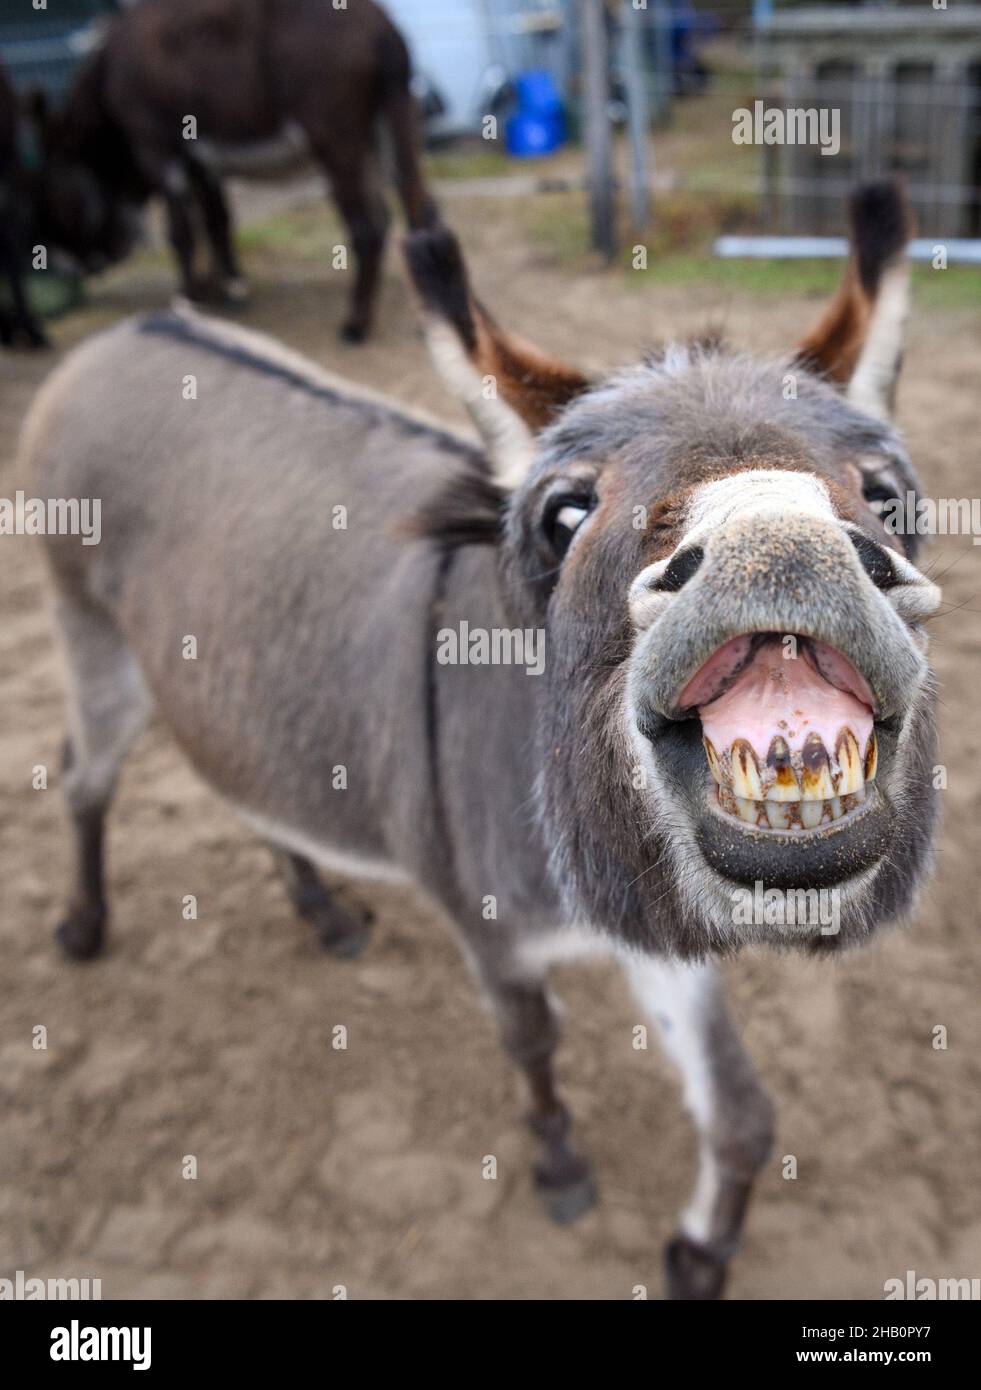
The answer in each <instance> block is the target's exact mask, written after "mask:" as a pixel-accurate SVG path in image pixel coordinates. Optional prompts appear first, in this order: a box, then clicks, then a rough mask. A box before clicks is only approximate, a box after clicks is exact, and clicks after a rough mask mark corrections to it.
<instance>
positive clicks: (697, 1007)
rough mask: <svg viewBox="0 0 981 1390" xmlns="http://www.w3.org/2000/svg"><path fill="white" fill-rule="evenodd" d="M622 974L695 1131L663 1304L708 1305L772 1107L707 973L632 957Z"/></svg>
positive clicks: (738, 1224)
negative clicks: (656, 1033)
mask: <svg viewBox="0 0 981 1390" xmlns="http://www.w3.org/2000/svg"><path fill="white" fill-rule="evenodd" d="M627 974H628V978H629V980H630V983H631V985H632V987H633V989H634V992H635V994H636V996H637V999H638V1001H639V1003H640V1004H641V1006H642V1007H643V1008H644V1009H645V1010H646V1011H648V1012H649V1013H650V1015H651V1016H652V1017H653V1018H654V1019H655V1020H656V1021H657V1023H658V1025H659V1029H660V1033H661V1037H662V1041H663V1043H664V1047H665V1050H666V1051H667V1053H668V1054H669V1056H670V1057H671V1058H672V1060H673V1061H674V1062H675V1063H676V1065H677V1066H678V1068H679V1070H680V1072H681V1076H682V1081H683V1085H684V1097H685V1103H686V1105H687V1107H688V1110H689V1111H690V1112H691V1115H692V1118H693V1120H694V1122H695V1127H696V1129H697V1131H698V1139H699V1168H698V1180H697V1182H696V1185H695V1191H694V1193H693V1195H692V1198H691V1201H690V1203H689V1205H688V1207H687V1209H686V1210H685V1212H684V1213H683V1214H682V1217H681V1221H680V1228H679V1231H678V1234H677V1235H676V1236H675V1237H674V1239H673V1240H671V1241H670V1243H669V1244H668V1247H667V1250H666V1251H665V1264H666V1274H667V1286H668V1297H669V1298H697V1299H707V1298H718V1297H719V1296H720V1295H721V1293H722V1289H723V1285H724V1284H725V1279H726V1272H727V1268H728V1262H729V1260H730V1258H731V1257H732V1255H733V1254H734V1253H735V1251H736V1249H737V1248H738V1245H739V1237H740V1233H741V1231H742V1226H743V1220H744V1218H745V1215H746V1209H747V1206H748V1204H749V1198H750V1194H751V1192H752V1188H753V1182H754V1180H755V1178H756V1175H757V1173H758V1172H759V1170H760V1169H761V1168H762V1167H763V1165H764V1164H765V1163H766V1162H767V1160H768V1159H769V1156H770V1152H771V1149H772V1147H773V1128H774V1118H773V1105H772V1103H771V1101H770V1098H769V1096H768V1095H767V1093H766V1091H765V1090H764V1089H763V1086H762V1084H761V1083H760V1080H759V1078H758V1077H757V1075H756V1071H755V1069H754V1067H753V1064H752V1062H751V1061H750V1059H749V1056H748V1055H747V1053H746V1051H745V1049H744V1048H743V1046H742V1044H741V1042H740V1041H739V1038H738V1037H737V1036H736V1032H735V1028H734V1027H733V1023H732V1019H731V1018H730V1016H729V1010H728V1008H727V1006H726V1000H725V993H724V991H723V987H722V983H721V981H720V980H719V978H718V975H717V973H716V971H715V968H714V967H713V966H711V965H705V964H702V965H683V964H680V963H677V962H669V961H661V960H656V959H653V958H651V957H644V958H639V957H638V958H637V959H636V960H632V961H631V962H630V963H629V965H628V966H627Z"/></svg>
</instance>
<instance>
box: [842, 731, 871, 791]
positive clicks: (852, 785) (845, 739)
mask: <svg viewBox="0 0 981 1390" xmlns="http://www.w3.org/2000/svg"><path fill="white" fill-rule="evenodd" d="M835 758H836V760H837V762H838V767H839V768H840V772H839V773H838V778H837V787H836V790H837V792H838V795H839V796H847V795H848V793H849V792H857V791H858V789H859V787H862V786H864V785H865V771H864V768H863V765H862V761H863V760H862V757H861V754H860V753H859V751H858V739H857V738H856V737H855V735H854V734H853V733H852V731H851V729H842V730H841V732H840V733H839V735H838V742H837V743H836V744H835Z"/></svg>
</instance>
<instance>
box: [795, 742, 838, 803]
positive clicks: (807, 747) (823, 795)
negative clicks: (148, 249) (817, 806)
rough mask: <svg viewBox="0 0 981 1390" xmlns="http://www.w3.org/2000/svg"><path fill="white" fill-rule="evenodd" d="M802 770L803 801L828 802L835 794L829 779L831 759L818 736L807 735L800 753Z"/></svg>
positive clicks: (832, 783)
mask: <svg viewBox="0 0 981 1390" xmlns="http://www.w3.org/2000/svg"><path fill="white" fill-rule="evenodd" d="M801 761H802V762H803V765H804V770H803V773H802V776H801V792H802V800H804V801H828V800H830V798H831V797H833V796H834V794H835V786H834V782H833V781H832V779H831V759H830V758H829V757H828V751H827V749H826V748H825V746H824V744H823V743H822V742H821V735H820V734H808V736H807V738H806V739H805V741H804V748H803V751H802V753H801Z"/></svg>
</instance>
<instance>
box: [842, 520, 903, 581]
mask: <svg viewBox="0 0 981 1390" xmlns="http://www.w3.org/2000/svg"><path fill="white" fill-rule="evenodd" d="M848 535H849V539H850V540H851V543H852V545H853V546H854V547H855V550H856V551H857V553H858V558H859V560H860V561H861V564H862V568H863V569H864V571H865V573H866V574H867V575H868V576H869V578H870V579H871V580H872V583H873V584H874V585H875V586H876V588H877V589H891V588H893V587H894V585H895V584H896V583H897V582H898V581H897V579H896V571H895V569H894V568H893V564H892V561H891V560H890V559H889V553H888V551H886V550H884V549H883V548H882V546H881V545H877V544H876V542H875V541H874V540H871V539H870V538H869V537H868V536H863V535H862V533H861V532H860V531H849V533H848Z"/></svg>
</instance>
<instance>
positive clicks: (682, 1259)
mask: <svg viewBox="0 0 981 1390" xmlns="http://www.w3.org/2000/svg"><path fill="white" fill-rule="evenodd" d="M727 1268H728V1266H727V1261H726V1260H724V1259H723V1258H722V1257H721V1256H720V1255H717V1254H715V1253H714V1251H712V1250H710V1249H709V1248H708V1246H706V1245H699V1244H698V1242H697V1241H694V1240H692V1239H691V1238H690V1237H689V1236H683V1235H682V1236H675V1238H674V1239H673V1240H671V1241H669V1242H668V1245H667V1247H666V1249H665V1251H664V1271H665V1276H666V1278H667V1286H668V1298H670V1299H700V1300H704V1299H715V1298H721V1297H722V1290H723V1288H724V1287H725V1282H726V1273H727Z"/></svg>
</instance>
